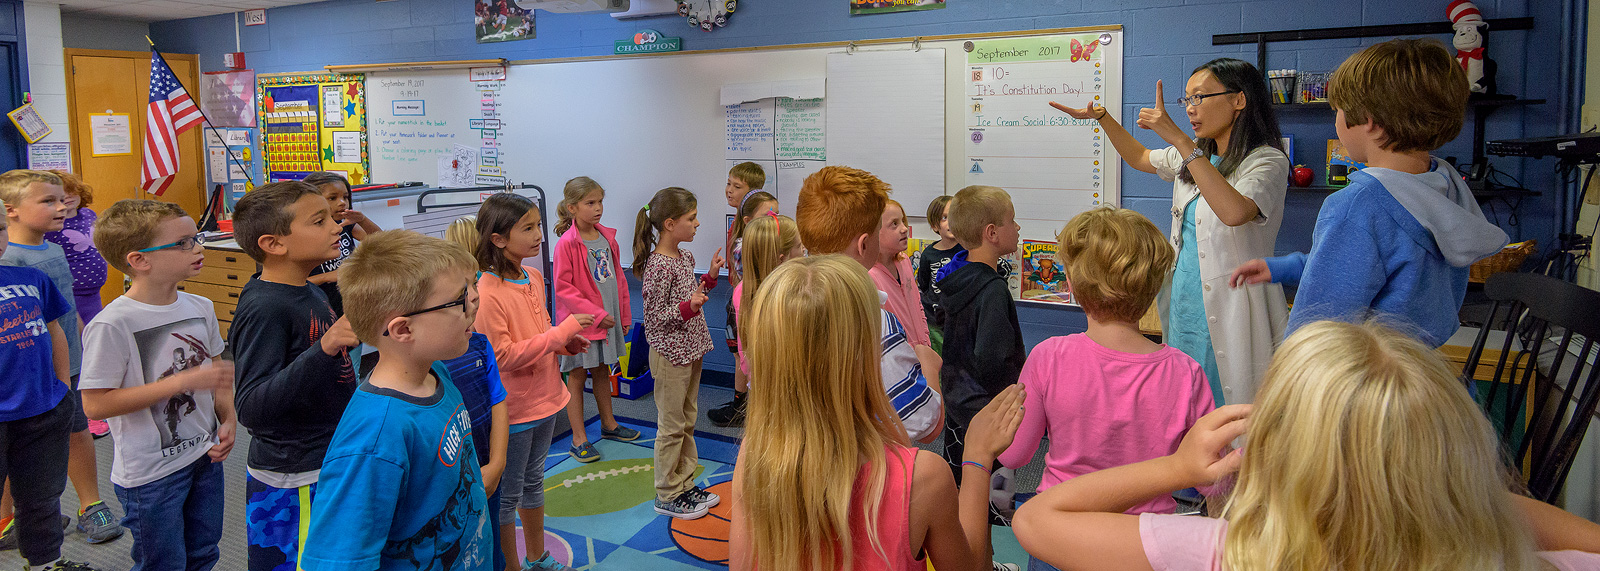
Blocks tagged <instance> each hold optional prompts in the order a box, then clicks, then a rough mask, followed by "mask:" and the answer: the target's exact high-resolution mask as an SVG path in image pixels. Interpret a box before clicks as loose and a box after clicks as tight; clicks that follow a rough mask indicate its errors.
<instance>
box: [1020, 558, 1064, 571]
mask: <svg viewBox="0 0 1600 571" xmlns="http://www.w3.org/2000/svg"><path fill="white" fill-rule="evenodd" d="M1027 569H1028V571H1060V570H1058V569H1056V568H1055V567H1053V566H1051V565H1050V564H1049V563H1045V562H1043V561H1040V560H1039V559H1038V558H1036V557H1034V556H1032V555H1029V556H1028V567H1027Z"/></svg>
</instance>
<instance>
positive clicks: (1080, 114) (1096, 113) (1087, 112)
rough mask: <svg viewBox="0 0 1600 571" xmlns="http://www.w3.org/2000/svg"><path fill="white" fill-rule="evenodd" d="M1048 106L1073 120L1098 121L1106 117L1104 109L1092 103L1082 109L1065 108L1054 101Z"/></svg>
mask: <svg viewBox="0 0 1600 571" xmlns="http://www.w3.org/2000/svg"><path fill="white" fill-rule="evenodd" d="M1050 106H1051V107H1054V108H1056V109H1060V110H1061V111H1062V112H1063V113H1066V114H1067V115H1071V116H1072V118H1073V119H1094V120H1096V121H1098V120H1100V118H1102V117H1105V115H1106V108H1105V107H1101V106H1100V105H1097V104H1095V103H1094V102H1093V101H1091V102H1089V106H1088V107H1084V108H1082V109H1078V108H1075V107H1067V106H1066V105H1062V104H1060V103H1056V102H1054V101H1051V102H1050Z"/></svg>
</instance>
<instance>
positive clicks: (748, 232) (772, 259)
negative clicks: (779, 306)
mask: <svg viewBox="0 0 1600 571" xmlns="http://www.w3.org/2000/svg"><path fill="white" fill-rule="evenodd" d="M740 239H741V240H742V241H743V243H744V245H745V248H744V251H745V252H748V255H746V256H743V260H742V263H741V264H740V265H742V266H744V267H743V268H742V269H741V270H740V271H741V273H743V274H744V276H745V280H748V281H749V283H750V287H749V288H746V287H744V285H745V281H743V280H741V281H740V282H739V284H738V285H735V286H733V295H732V296H730V297H729V299H732V300H733V311H734V314H735V315H737V314H738V312H739V308H741V307H744V306H746V305H748V304H749V303H750V299H751V298H753V297H755V293H756V290H757V289H759V288H760V287H761V282H762V281H764V280H766V279H767V276H768V275H771V274H772V271H773V270H776V269H778V264H782V263H783V262H785V261H787V260H792V259H795V258H799V257H800V256H801V255H802V254H803V253H804V252H805V248H804V246H802V245H801V244H800V227H799V226H796V225H795V223H794V219H793V218H790V217H788V216H784V215H781V214H777V213H774V212H771V211H768V212H767V215H765V216H762V217H761V218H760V219H759V220H755V221H752V222H750V224H749V225H747V226H745V229H744V236H743V237H741V238H740ZM746 323H747V320H743V319H741V320H739V322H738V325H736V327H739V328H744V327H747V326H748V325H746ZM737 338H738V344H739V345H738V347H739V370H740V371H743V372H744V374H745V375H749V374H750V362H749V361H748V360H746V358H745V351H744V338H743V337H742V336H741V337H737ZM748 386H749V385H746V387H748ZM747 390H748V389H747ZM745 394H746V393H744V392H740V393H738V395H739V396H737V397H735V400H738V401H739V424H741V425H743V424H744V407H745V406H746V405H745V401H744V399H745V398H747V397H745V396H744V395H745ZM713 420H715V417H713Z"/></svg>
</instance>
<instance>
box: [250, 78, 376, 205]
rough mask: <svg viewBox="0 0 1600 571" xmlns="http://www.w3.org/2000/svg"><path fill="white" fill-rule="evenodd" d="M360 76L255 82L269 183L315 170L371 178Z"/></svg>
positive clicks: (362, 179)
mask: <svg viewBox="0 0 1600 571" xmlns="http://www.w3.org/2000/svg"><path fill="white" fill-rule="evenodd" d="M365 81H366V80H365V78H364V77H363V76H362V75H361V74H331V73H330V74H292V75H273V76H262V77H260V78H259V80H258V81H257V82H256V108H257V109H258V110H259V113H260V117H259V119H260V120H259V122H258V124H259V125H260V129H261V140H260V144H261V147H260V148H261V154H262V158H263V159H264V164H265V166H264V170H265V171H266V175H267V176H266V178H267V180H268V181H278V180H300V179H302V178H305V177H306V175H309V174H311V173H314V172H317V171H333V172H338V173H342V174H344V175H345V176H346V177H347V178H349V179H350V183H351V184H362V183H365V182H367V180H368V174H367V173H368V172H370V171H371V168H372V167H371V164H370V161H369V159H368V157H367V102H366V83H365Z"/></svg>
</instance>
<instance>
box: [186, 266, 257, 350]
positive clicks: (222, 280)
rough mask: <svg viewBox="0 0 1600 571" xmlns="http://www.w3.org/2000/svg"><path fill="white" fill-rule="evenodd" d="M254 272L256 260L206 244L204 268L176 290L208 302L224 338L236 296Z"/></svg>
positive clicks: (226, 334)
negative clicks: (214, 312) (212, 308)
mask: <svg viewBox="0 0 1600 571" xmlns="http://www.w3.org/2000/svg"><path fill="white" fill-rule="evenodd" d="M257 271H258V270H257V269H256V262H255V260H252V259H250V256H246V255H245V254H244V252H242V251H239V250H238V249H237V247H235V246H223V247H217V246H213V245H211V244H207V245H206V265H205V267H204V268H201V269H200V273H199V274H198V275H196V276H195V277H192V278H189V279H188V280H186V281H184V282H182V283H179V284H178V289H179V290H182V291H186V292H189V293H192V294H195V295H198V296H200V297H203V298H206V299H209V300H211V303H212V305H213V306H214V308H215V310H216V312H217V326H218V329H220V330H221V331H222V336H223V337H224V338H226V337H227V336H228V328H229V327H230V326H231V325H232V324H233V313H234V311H235V310H236V309H238V307H239V292H241V291H243V289H244V284H245V283H247V282H249V281H250V276H252V275H254V274H255V273H256V272H257Z"/></svg>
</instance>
